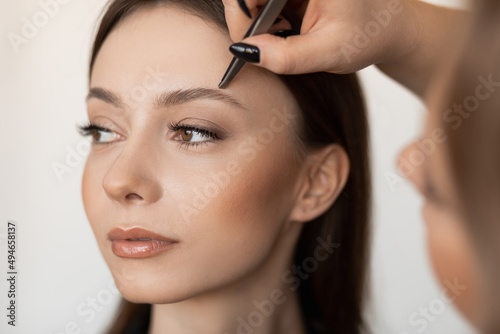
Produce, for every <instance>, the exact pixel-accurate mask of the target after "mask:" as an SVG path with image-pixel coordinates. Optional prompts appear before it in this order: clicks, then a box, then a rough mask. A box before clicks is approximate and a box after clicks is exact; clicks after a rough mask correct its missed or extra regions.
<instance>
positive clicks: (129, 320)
mask: <svg viewBox="0 0 500 334" xmlns="http://www.w3.org/2000/svg"><path fill="white" fill-rule="evenodd" d="M164 4H169V5H173V6H176V7H178V8H180V9H182V10H185V11H187V12H189V13H190V14H192V15H196V16H198V17H201V18H202V19H204V20H206V21H208V22H210V23H213V24H214V25H215V26H216V27H217V28H219V29H220V30H221V31H225V32H227V25H226V22H225V16H224V7H223V5H222V1H220V0H113V1H111V2H110V3H109V5H108V7H107V8H106V11H105V13H104V16H103V18H102V21H101V24H100V27H99V30H98V32H97V35H96V38H95V42H94V46H93V50H92V55H91V59H90V68H89V75H91V73H92V68H93V65H94V62H95V59H96V57H97V54H98V53H99V50H100V48H101V47H102V45H103V43H104V41H105V39H106V37H107V36H108V35H109V33H110V32H111V31H112V30H113V28H114V27H115V26H116V25H117V23H118V22H120V21H121V20H123V19H124V18H125V17H126V16H127V15H129V14H131V13H133V12H135V11H136V10H138V9H140V8H144V7H146V6H155V5H164ZM287 18H288V17H287ZM289 19H290V20H291V21H292V22H291V23H292V25H293V26H294V27H295V29H298V27H300V21H299V20H297V19H296V18H291V17H290V18H289ZM228 36H229V35H228ZM228 52H229V51H228ZM247 66H249V65H247ZM279 78H280V79H281V80H282V81H283V82H284V83H285V84H286V86H287V87H288V89H289V90H290V91H291V93H292V94H293V95H294V97H295V99H296V101H297V103H298V105H299V107H300V109H301V111H302V113H301V115H300V119H301V121H300V123H301V124H300V127H301V129H300V131H299V137H300V140H301V142H302V144H304V145H305V147H322V146H326V145H329V144H332V143H337V144H339V145H341V146H342V147H343V148H344V149H345V150H346V152H347V154H348V156H349V159H350V166H351V170H350V174H349V177H348V180H347V183H346V185H345V187H344V189H343V191H342V193H341V194H340V196H339V197H338V198H337V200H336V201H335V203H334V204H333V205H332V206H331V207H330V208H329V209H328V211H327V212H325V213H324V214H323V215H321V216H320V217H318V218H316V219H314V220H313V221H311V222H308V223H306V224H305V226H304V227H303V229H302V233H301V236H300V238H299V240H298V242H297V246H296V249H295V261H294V262H295V264H296V265H301V263H302V261H303V260H304V259H305V258H307V257H313V258H314V249H315V248H316V247H317V245H318V241H317V239H318V237H319V238H321V239H322V240H331V242H332V243H337V244H340V246H339V247H338V248H336V249H335V251H334V252H333V254H331V255H330V256H329V257H328V258H327V259H326V260H325V261H321V262H319V263H318V268H317V270H315V271H314V272H311V273H310V276H309V278H308V279H307V280H305V281H301V284H300V288H299V295H300V300H301V305H302V310H303V314H304V316H305V319H306V326H307V327H308V328H309V330H310V331H311V332H312V331H314V332H316V333H327V334H334V333H337V334H358V333H360V331H361V330H362V329H363V328H364V322H363V316H362V312H363V300H364V298H363V296H364V294H365V292H366V290H365V289H366V285H365V280H366V277H367V263H368V246H369V245H368V243H369V224H368V221H369V216H370V204H369V202H370V175H369V157H368V125H367V120H366V115H365V107H364V103H363V98H362V95H361V91H360V87H359V84H358V81H357V77H356V75H354V74H350V75H335V74H329V73H313V74H304V75H293V76H290V75H280V76H279ZM150 311H151V305H149V304H133V303H131V302H128V301H125V300H124V301H123V304H122V308H121V310H120V312H119V314H118V317H117V319H116V321H115V322H114V324H113V326H112V328H111V330H110V333H129V332H135V333H139V332H140V329H139V328H141V326H143V327H142V328H144V326H145V327H146V328H147V326H148V321H149V316H150ZM141 322H142V323H144V324H143V325H141ZM134 326H137V329H136V330H135V331H132V330H131V329H132V328H134Z"/></svg>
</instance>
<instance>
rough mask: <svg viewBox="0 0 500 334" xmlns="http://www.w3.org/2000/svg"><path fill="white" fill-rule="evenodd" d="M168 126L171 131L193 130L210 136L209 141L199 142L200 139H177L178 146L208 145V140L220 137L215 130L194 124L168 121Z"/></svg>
mask: <svg viewBox="0 0 500 334" xmlns="http://www.w3.org/2000/svg"><path fill="white" fill-rule="evenodd" d="M168 128H169V129H170V130H171V131H174V132H177V131H179V130H185V131H186V130H187V131H194V132H197V133H199V134H200V135H202V136H205V137H210V138H211V139H210V140H209V141H201V142H200V141H198V142H186V141H179V146H180V147H183V146H184V147H190V146H191V147H197V146H198V145H200V144H205V145H208V144H209V142H213V141H216V140H221V139H222V138H221V137H220V136H219V135H218V134H217V133H216V132H214V131H211V130H209V129H204V128H199V127H197V126H194V125H189V124H180V123H177V122H170V123H169V124H168Z"/></svg>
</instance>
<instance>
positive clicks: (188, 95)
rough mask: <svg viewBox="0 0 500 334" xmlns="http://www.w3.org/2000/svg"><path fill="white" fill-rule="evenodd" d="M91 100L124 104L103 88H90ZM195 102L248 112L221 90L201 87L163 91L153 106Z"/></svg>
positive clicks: (117, 104)
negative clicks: (208, 102)
mask: <svg viewBox="0 0 500 334" xmlns="http://www.w3.org/2000/svg"><path fill="white" fill-rule="evenodd" d="M92 98H95V99H99V100H101V101H104V102H106V103H109V104H111V105H113V106H115V107H117V108H122V107H123V106H124V103H123V101H122V99H120V97H119V96H117V95H116V94H114V93H112V92H111V91H109V90H106V89H104V88H100V87H94V88H91V89H90V90H89V93H88V94H87V99H86V100H87V101H88V100H89V99H92ZM195 100H216V101H222V102H224V103H227V104H229V105H231V106H232V107H236V108H238V109H243V110H247V111H248V109H247V108H246V107H245V106H243V104H242V103H241V102H239V101H238V100H236V99H235V98H234V97H232V96H231V95H229V94H227V93H225V92H223V91H221V90H217V89H212V88H203V87H196V88H189V89H179V90H174V91H165V92H163V93H161V94H160V95H159V96H157V97H156V99H155V105H156V107H158V108H162V107H168V106H172V105H179V104H183V103H187V102H190V101H195Z"/></svg>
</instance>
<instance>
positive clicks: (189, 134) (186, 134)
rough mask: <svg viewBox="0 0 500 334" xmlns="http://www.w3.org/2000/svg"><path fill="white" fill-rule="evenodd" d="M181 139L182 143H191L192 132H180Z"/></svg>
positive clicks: (186, 130)
mask: <svg viewBox="0 0 500 334" xmlns="http://www.w3.org/2000/svg"><path fill="white" fill-rule="evenodd" d="M181 137H182V140H184V141H191V139H193V131H192V130H188V129H184V130H182V131H181Z"/></svg>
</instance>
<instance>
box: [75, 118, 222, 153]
mask: <svg viewBox="0 0 500 334" xmlns="http://www.w3.org/2000/svg"><path fill="white" fill-rule="evenodd" d="M168 128H169V129H170V130H171V131H174V132H177V131H179V130H184V131H194V132H197V133H198V134H200V135H202V136H205V137H210V138H211V139H210V141H198V142H186V141H181V140H178V141H179V146H180V147H186V148H187V147H197V146H198V145H199V144H205V145H208V143H209V142H211V141H215V140H221V139H222V138H221V137H220V136H219V135H218V134H217V133H216V132H214V131H211V130H208V129H203V128H200V127H197V126H194V125H189V124H184V125H182V124H180V123H177V122H170V123H169V124H168ZM78 131H79V133H80V134H81V135H82V136H84V137H87V136H93V135H94V134H95V132H96V131H100V132H107V133H112V132H113V131H111V130H109V129H106V128H104V127H101V126H99V125H97V124H94V123H92V122H87V123H86V124H83V125H79V126H78ZM92 142H93V143H94V144H96V145H108V144H111V143H112V142H98V141H95V140H94V139H93V140H92Z"/></svg>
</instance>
